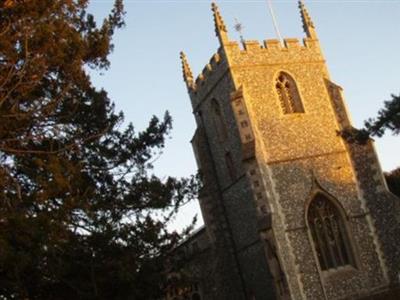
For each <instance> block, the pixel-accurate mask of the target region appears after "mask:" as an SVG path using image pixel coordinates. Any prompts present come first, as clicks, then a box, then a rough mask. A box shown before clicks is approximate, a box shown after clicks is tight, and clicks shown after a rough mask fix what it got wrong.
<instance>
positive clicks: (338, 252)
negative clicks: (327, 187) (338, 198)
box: [307, 193, 355, 270]
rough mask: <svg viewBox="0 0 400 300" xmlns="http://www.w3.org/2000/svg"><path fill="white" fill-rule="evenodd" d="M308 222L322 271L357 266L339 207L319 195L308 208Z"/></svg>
mask: <svg viewBox="0 0 400 300" xmlns="http://www.w3.org/2000/svg"><path fill="white" fill-rule="evenodd" d="M307 222H308V226H309V229H310V231H311V236H312V240H313V242H314V247H315V252H316V254H317V257H318V261H319V265H320V267H321V270H329V269H334V268H337V267H340V266H345V265H353V266H354V265H355V264H354V257H353V253H352V251H351V247H350V242H349V238H348V235H347V230H346V227H345V220H344V218H343V215H342V214H341V213H340V211H339V207H338V206H337V205H335V204H334V203H333V202H332V201H331V200H330V199H328V198H327V197H326V196H324V195H323V194H320V193H319V194H317V195H316V196H315V197H314V199H313V200H312V201H311V203H310V205H309V207H308V213H307Z"/></svg>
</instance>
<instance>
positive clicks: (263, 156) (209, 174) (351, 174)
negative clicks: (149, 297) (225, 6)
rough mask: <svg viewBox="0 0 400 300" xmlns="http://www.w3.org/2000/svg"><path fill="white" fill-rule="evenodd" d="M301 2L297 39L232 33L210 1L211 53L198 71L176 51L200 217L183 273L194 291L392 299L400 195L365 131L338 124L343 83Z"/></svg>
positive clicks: (225, 295) (206, 295)
mask: <svg viewBox="0 0 400 300" xmlns="http://www.w3.org/2000/svg"><path fill="white" fill-rule="evenodd" d="M299 7H300V14H301V17H302V21H303V26H304V31H305V33H306V38H305V39H304V40H303V41H302V42H300V41H299V40H297V39H285V40H284V41H283V43H281V42H280V41H278V40H267V41H265V42H264V43H262V44H260V43H259V42H258V41H245V42H244V43H243V44H239V43H237V42H233V41H230V40H229V38H228V35H227V30H226V27H225V25H224V22H223V20H222V18H221V15H220V13H219V11H218V8H217V7H216V5H214V4H213V13H214V21H215V28H216V34H217V37H218V39H219V41H220V48H219V49H218V52H217V53H216V54H214V55H213V56H212V58H211V60H210V62H209V64H207V65H206V67H205V68H204V70H203V72H202V73H201V74H200V75H199V76H198V77H197V79H194V77H193V74H192V72H191V70H190V67H189V64H188V62H187V59H186V57H185V55H184V54H183V53H182V54H181V58H182V63H183V73H184V79H185V82H186V84H187V87H188V91H189V94H190V98H191V102H192V106H193V112H194V115H195V119H196V123H197V129H196V132H195V135H194V137H193V140H192V144H193V148H194V152H195V155H196V159H197V163H198V167H199V170H200V172H201V174H202V176H203V181H204V188H203V189H202V191H201V194H200V199H199V201H200V205H201V209H202V214H203V217H204V220H205V228H204V229H202V230H201V231H199V232H198V233H197V234H196V236H195V237H193V238H192V239H189V240H188V241H187V242H186V243H185V244H184V245H182V246H181V248H182V249H186V250H187V249H189V250H187V251H189V252H190V251H192V252H191V256H190V259H189V261H188V263H187V266H186V272H189V273H191V274H192V277H193V280H194V281H196V282H197V283H198V285H199V289H200V292H199V294H200V296H201V297H202V299H400V294H397V297H399V298H397V297H396V293H398V283H399V271H400V249H399V248H400V247H399V246H400V241H399V240H400V225H399V222H400V206H399V201H400V200H399V199H398V198H396V197H395V196H394V195H392V194H391V193H390V192H389V191H388V189H387V186H386V183H385V180H384V178H383V176H382V171H381V169H380V166H379V162H378V159H377V157H376V153H375V150H374V146H373V142H372V141H369V142H368V143H367V144H366V145H358V144H349V143H347V142H346V141H345V140H344V139H343V138H342V137H341V136H340V135H339V134H338V133H339V132H340V131H341V130H343V129H345V128H348V127H350V126H351V122H350V120H349V117H348V112H347V111H346V107H345V104H344V100H343V94H342V89H341V88H340V87H339V86H337V85H336V84H334V83H333V82H332V81H331V79H330V76H329V73H328V70H327V67H326V64H325V60H324V57H323V55H322V52H321V48H320V44H319V41H318V38H317V35H316V31H315V28H314V25H313V23H312V21H311V19H310V17H309V15H308V13H307V11H306V9H305V7H304V5H303V4H302V3H300V5H299ZM282 76H283V77H282ZM194 245H195V246H194ZM194 248H195V249H196V250H195V251H194V252H193V249H194ZM196 253H197V254H196ZM175 297H176V299H179V295H178V296H175ZM182 297H183V296H182ZM374 297H375V298H374ZM390 297H393V298H390ZM170 299H172V298H170Z"/></svg>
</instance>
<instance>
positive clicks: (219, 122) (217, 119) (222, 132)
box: [211, 99, 228, 141]
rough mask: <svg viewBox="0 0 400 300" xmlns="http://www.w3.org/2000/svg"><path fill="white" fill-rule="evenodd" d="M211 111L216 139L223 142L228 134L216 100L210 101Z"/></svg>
mask: <svg viewBox="0 0 400 300" xmlns="http://www.w3.org/2000/svg"><path fill="white" fill-rule="evenodd" d="M211 110H212V112H213V119H214V125H215V128H216V131H217V134H218V137H219V139H220V140H221V141H225V140H226V138H227V136H228V132H227V129H226V125H225V122H224V119H223V116H222V112H221V107H220V106H219V104H218V102H217V100H216V99H212V100H211Z"/></svg>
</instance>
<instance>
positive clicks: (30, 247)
mask: <svg viewBox="0 0 400 300" xmlns="http://www.w3.org/2000/svg"><path fill="white" fill-rule="evenodd" d="M87 6H88V0H7V1H3V2H2V4H0V201H1V204H0V299H128V298H129V299H152V298H156V297H159V295H160V292H161V290H160V287H161V285H160V284H161V283H162V282H163V279H164V277H165V274H164V273H163V272H162V270H163V262H164V259H165V257H167V256H168V254H169V253H170V251H171V249H172V248H173V247H175V246H176V244H177V243H178V242H179V240H180V236H179V235H178V234H177V233H175V232H169V231H167V229H166V225H167V224H168V222H169V221H170V220H171V218H172V217H173V216H174V214H175V213H176V211H177V209H178V207H179V205H181V204H182V203H183V202H184V201H187V200H188V199H190V198H192V197H193V193H194V192H195V190H196V184H195V181H194V180H193V179H176V178H167V179H166V180H161V179H159V178H157V177H156V176H154V175H151V168H152V164H151V161H152V157H153V156H154V155H155V154H158V152H159V151H160V150H161V149H162V148H163V147H164V141H165V137H166V135H168V134H169V132H170V130H171V117H170V116H169V115H168V114H166V115H165V116H164V118H163V119H162V120H159V119H157V118H156V117H153V118H152V119H151V121H150V123H149V126H148V128H147V129H146V130H144V131H143V132H139V133H136V132H135V131H134V128H133V126H132V125H129V126H127V127H126V129H124V130H121V129H120V127H121V124H122V122H123V116H122V114H121V113H119V114H118V113H115V111H114V105H113V103H112V102H111V101H110V99H109V98H108V96H107V93H106V92H105V91H104V90H98V89H96V88H95V87H94V86H93V85H92V83H91V80H90V77H89V75H88V72H87V69H88V68H91V69H92V70H97V71H100V70H104V69H107V68H108V67H109V61H108V59H107V57H108V55H109V53H110V52H111V51H112V48H113V45H112V36H113V34H114V31H115V30H116V29H118V28H120V27H122V26H123V25H124V22H123V16H124V11H123V4H122V0H115V3H114V8H113V9H112V11H111V12H110V14H109V16H108V17H107V18H105V20H104V21H103V22H102V24H101V25H100V26H98V25H96V22H95V20H94V17H93V16H92V15H91V14H88V13H87ZM149 171H150V172H149ZM160 213H162V214H160Z"/></svg>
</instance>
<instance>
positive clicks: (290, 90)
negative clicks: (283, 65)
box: [275, 72, 304, 114]
mask: <svg viewBox="0 0 400 300" xmlns="http://www.w3.org/2000/svg"><path fill="white" fill-rule="evenodd" d="M275 88H276V92H277V93H278V96H279V100H280V102H281V106H282V110H283V112H284V113H285V114H289V113H303V112H304V107H303V103H302V102H301V98H300V93H299V90H298V89H297V85H296V82H295V81H294V79H293V78H292V76H290V75H289V74H287V73H285V72H280V73H279V75H278V77H277V78H276V82H275Z"/></svg>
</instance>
